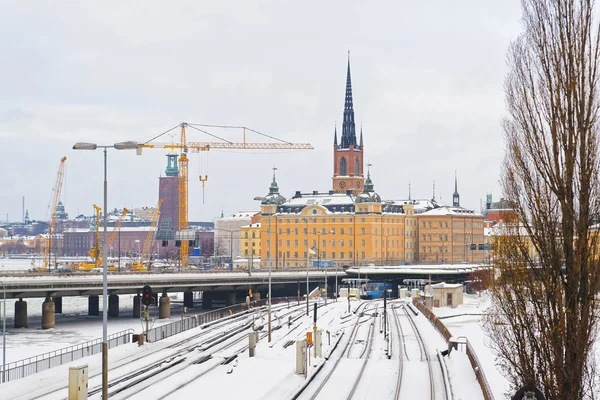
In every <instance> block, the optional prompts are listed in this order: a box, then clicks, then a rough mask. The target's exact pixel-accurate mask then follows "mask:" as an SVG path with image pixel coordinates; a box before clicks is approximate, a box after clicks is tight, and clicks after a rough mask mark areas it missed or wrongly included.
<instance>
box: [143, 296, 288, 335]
mask: <svg viewBox="0 0 600 400" xmlns="http://www.w3.org/2000/svg"><path fill="white" fill-rule="evenodd" d="M291 301H296V298H295V297H293V298H292V297H276V298H273V299H272V300H271V304H279V303H286V302H287V303H290V302H291ZM266 304H267V300H266V299H262V300H256V301H252V302H251V305H252V307H261V306H264V305H266ZM246 310H248V306H247V305H246V303H241V304H236V305H233V306H228V307H223V308H219V309H217V310H213V311H209V312H205V313H202V314H197V315H193V316H191V317H187V318H183V319H182V320H181V321H176V322H171V323H170V324H166V325H161V326H158V327H156V328H153V329H151V330H150V332H149V336H148V337H149V339H150V341H151V342H157V341H159V340H162V339H166V338H168V337H170V336H173V335H177V334H178V333H181V332H185V331H187V330H189V329H193V328H196V327H198V326H201V325H204V324H207V323H209V322H213V321H216V320H219V319H221V318H225V317H228V316H230V315H234V314H238V313H240V312H244V311H246Z"/></svg>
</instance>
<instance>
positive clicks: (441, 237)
mask: <svg viewBox="0 0 600 400" xmlns="http://www.w3.org/2000/svg"><path fill="white" fill-rule="evenodd" d="M438 240H439V241H440V242H447V241H448V235H438ZM421 241H422V242H427V241H429V242H431V241H432V236H431V235H425V234H423V235H422V236H421Z"/></svg>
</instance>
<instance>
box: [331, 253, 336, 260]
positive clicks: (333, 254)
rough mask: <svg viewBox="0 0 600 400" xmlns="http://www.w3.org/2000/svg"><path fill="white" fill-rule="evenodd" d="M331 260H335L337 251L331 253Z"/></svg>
mask: <svg viewBox="0 0 600 400" xmlns="http://www.w3.org/2000/svg"><path fill="white" fill-rule="evenodd" d="M331 258H333V259H335V251H332V252H331Z"/></svg>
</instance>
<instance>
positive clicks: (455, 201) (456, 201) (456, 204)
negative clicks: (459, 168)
mask: <svg viewBox="0 0 600 400" xmlns="http://www.w3.org/2000/svg"><path fill="white" fill-rule="evenodd" d="M452 206H454V207H460V195H459V194H458V178H457V176H456V170H454V194H453V195H452Z"/></svg>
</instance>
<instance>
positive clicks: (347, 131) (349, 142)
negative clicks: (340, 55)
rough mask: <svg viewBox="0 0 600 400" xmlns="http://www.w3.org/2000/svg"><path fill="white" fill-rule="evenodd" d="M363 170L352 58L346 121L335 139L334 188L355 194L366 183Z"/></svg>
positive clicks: (348, 80) (361, 141) (347, 84)
mask: <svg viewBox="0 0 600 400" xmlns="http://www.w3.org/2000/svg"><path fill="white" fill-rule="evenodd" d="M364 181H365V178H364V171H363V136H362V127H361V129H360V144H359V143H358V142H357V140H356V125H355V123H354V105H353V102H352V80H351V78H350V58H348V72H347V75H346V98H345V102H344V122H343V123H342V137H341V140H340V141H339V144H338V137H337V127H335V129H334V139H333V190H335V191H336V192H338V193H345V192H346V191H347V190H349V189H351V190H352V191H353V193H354V194H358V193H360V192H361V191H362V187H363V184H364Z"/></svg>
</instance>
